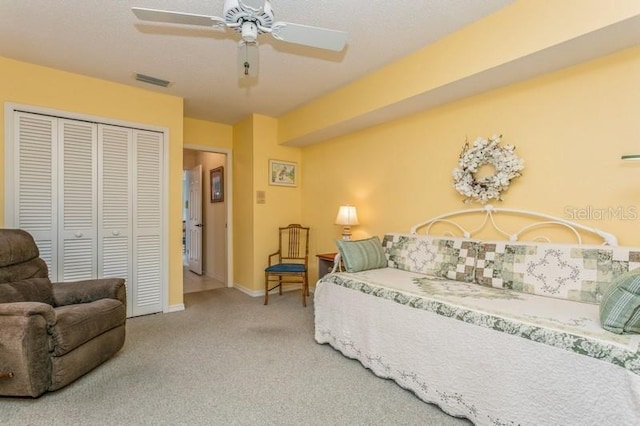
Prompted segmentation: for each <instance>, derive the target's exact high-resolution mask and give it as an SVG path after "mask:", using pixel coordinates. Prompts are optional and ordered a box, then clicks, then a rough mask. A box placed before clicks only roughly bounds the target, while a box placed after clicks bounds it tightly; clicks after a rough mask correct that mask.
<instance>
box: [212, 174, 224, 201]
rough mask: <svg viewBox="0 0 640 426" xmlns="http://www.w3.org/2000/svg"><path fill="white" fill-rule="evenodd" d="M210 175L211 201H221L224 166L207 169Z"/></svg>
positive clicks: (222, 199) (222, 198) (222, 197)
mask: <svg viewBox="0 0 640 426" xmlns="http://www.w3.org/2000/svg"><path fill="white" fill-rule="evenodd" d="M209 175H210V177H211V202H212V203H221V202H223V201H224V167H223V166H220V167H216V168H215V169H211V170H210V171H209Z"/></svg>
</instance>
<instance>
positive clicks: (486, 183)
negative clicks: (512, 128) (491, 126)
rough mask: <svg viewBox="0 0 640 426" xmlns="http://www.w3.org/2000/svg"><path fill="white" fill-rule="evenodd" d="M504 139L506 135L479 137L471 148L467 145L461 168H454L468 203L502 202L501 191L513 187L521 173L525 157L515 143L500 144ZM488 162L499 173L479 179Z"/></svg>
mask: <svg viewBox="0 0 640 426" xmlns="http://www.w3.org/2000/svg"><path fill="white" fill-rule="evenodd" d="M501 139H502V135H493V136H491V137H490V138H489V139H485V138H482V137H479V138H478V139H476V140H475V142H474V143H473V146H471V147H470V146H469V144H468V143H465V144H464V147H463V148H462V152H461V153H460V159H459V161H458V167H456V168H455V169H453V180H454V185H453V186H454V188H455V189H456V190H457V191H458V192H459V193H460V194H462V195H463V196H464V197H465V200H464V202H465V203H471V202H474V201H477V202H479V203H481V204H486V203H487V202H488V201H489V200H491V199H496V200H500V201H502V198H501V197H500V193H501V192H502V191H506V190H507V189H508V188H509V184H510V183H511V179H513V178H516V177H518V176H521V173H520V171H521V170H522V169H524V160H522V159H520V158H518V156H517V155H516V154H515V153H514V151H515V149H516V148H515V147H514V146H513V145H505V146H500V140H501ZM486 164H490V165H492V166H493V167H494V168H495V173H494V174H492V175H489V176H483V177H481V178H476V176H475V174H476V173H477V172H478V170H479V169H480V167H481V166H484V165H486Z"/></svg>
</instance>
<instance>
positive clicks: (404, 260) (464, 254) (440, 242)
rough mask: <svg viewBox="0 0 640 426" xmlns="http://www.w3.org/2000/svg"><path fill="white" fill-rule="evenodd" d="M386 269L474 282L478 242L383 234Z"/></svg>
mask: <svg viewBox="0 0 640 426" xmlns="http://www.w3.org/2000/svg"><path fill="white" fill-rule="evenodd" d="M382 246H383V248H384V251H385V254H386V256H387V258H388V260H389V267H392V268H397V269H402V270H404V271H410V272H417V273H420V274H425V275H431V276H435V277H442V278H448V279H451V280H456V281H463V282H473V278H474V270H475V263H476V256H477V252H478V246H479V241H475V240H470V239H467V238H453V237H450V238H448V237H433V236H429V235H416V234H386V235H385V236H384V239H383V241H382Z"/></svg>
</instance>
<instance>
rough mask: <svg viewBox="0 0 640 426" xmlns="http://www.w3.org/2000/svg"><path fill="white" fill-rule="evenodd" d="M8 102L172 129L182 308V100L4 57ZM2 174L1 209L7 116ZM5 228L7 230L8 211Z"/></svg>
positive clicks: (1, 71) (173, 256) (172, 220)
mask: <svg viewBox="0 0 640 426" xmlns="http://www.w3.org/2000/svg"><path fill="white" fill-rule="evenodd" d="M5 102H12V103H18V104H25V105H32V106H38V107H45V108H52V109H56V110H62V111H65V112H73V113H80V114H85V115H92V116H98V117H106V118H109V119H114V120H124V121H129V122H136V123H143V124H149V125H153V126H160V127H166V128H168V129H169V144H168V147H169V158H170V162H169V171H168V173H169V230H170V231H169V305H179V304H181V303H182V260H181V245H182V243H181V239H182V214H181V211H180V206H181V204H182V202H181V200H182V184H181V182H182V178H181V176H182V137H183V102H182V99H181V98H178V97H175V96H168V95H162V94H158V93H155V92H151V91H146V90H141V89H137V88H134V87H130V86H125V85H122V84H116V83H111V82H107V81H104V80H99V79H95V78H89V77H85V76H82V75H78V74H72V73H67V72H63V71H59V70H54V69H51V68H46V67H41V66H37V65H32V64H27V63H24V62H19V61H14V60H11V59H7V58H2V57H0V104H2V105H4V103H5ZM0 170H1V172H0V179H2V180H3V182H2V184H1V185H0V205H4V113H2V114H0ZM0 224H1V225H4V210H2V212H0Z"/></svg>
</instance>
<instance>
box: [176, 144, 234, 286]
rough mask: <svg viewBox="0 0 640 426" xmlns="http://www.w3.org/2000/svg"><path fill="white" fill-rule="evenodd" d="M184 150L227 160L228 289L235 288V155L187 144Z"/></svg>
mask: <svg viewBox="0 0 640 426" xmlns="http://www.w3.org/2000/svg"><path fill="white" fill-rule="evenodd" d="M182 149H191V150H193V151H203V152H211V153H214V154H224V155H225V156H226V159H225V173H224V174H225V176H224V185H225V192H224V197H225V202H226V205H227V209H226V213H225V215H226V216H227V232H226V234H227V241H226V244H227V287H233V153H232V151H231V149H230V148H220V147H212V146H206V145H196V144H188V143H185V144H183V146H182Z"/></svg>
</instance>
